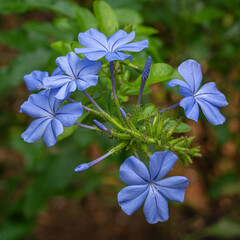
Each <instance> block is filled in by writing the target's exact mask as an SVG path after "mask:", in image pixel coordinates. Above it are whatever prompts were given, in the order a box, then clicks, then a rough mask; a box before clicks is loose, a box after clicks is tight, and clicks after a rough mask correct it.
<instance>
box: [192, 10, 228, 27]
mask: <svg viewBox="0 0 240 240" xmlns="http://www.w3.org/2000/svg"><path fill="white" fill-rule="evenodd" d="M223 16H224V11H222V10H220V9H218V8H214V7H209V6H208V7H206V8H203V9H202V10H201V11H199V12H197V13H195V14H194V15H193V21H194V22H195V23H202V22H210V21H213V20H218V19H222V18H223Z"/></svg>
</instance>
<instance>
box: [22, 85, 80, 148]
mask: <svg viewBox="0 0 240 240" xmlns="http://www.w3.org/2000/svg"><path fill="white" fill-rule="evenodd" d="M55 94H56V91H55V90H51V91H50V93H49V95H42V94H31V95H30V96H29V98H28V101H26V102H24V103H23V104H22V106H21V109H20V112H24V113H26V114H27V115H29V116H31V117H34V118H37V119H35V120H34V121H33V122H32V123H31V124H30V125H29V127H28V129H27V130H26V131H25V132H24V133H22V135H21V137H22V138H23V139H24V141H25V142H28V143H33V142H36V141H37V140H39V139H40V138H41V137H42V135H43V134H44V136H43V140H44V142H45V144H46V145H47V146H48V147H50V146H53V145H54V144H55V143H56V141H57V136H58V135H59V134H61V133H63V127H70V126H72V125H73V124H74V123H75V122H76V120H77V119H78V118H79V117H81V116H82V112H83V109H82V103H70V104H67V105H64V106H62V107H61V108H59V107H60V106H61V104H62V103H63V100H58V99H56V98H55V97H54V96H55Z"/></svg>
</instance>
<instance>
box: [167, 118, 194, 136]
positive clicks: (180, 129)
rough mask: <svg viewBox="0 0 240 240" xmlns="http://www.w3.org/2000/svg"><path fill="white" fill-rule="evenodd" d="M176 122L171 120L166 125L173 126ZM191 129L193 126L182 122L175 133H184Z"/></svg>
mask: <svg viewBox="0 0 240 240" xmlns="http://www.w3.org/2000/svg"><path fill="white" fill-rule="evenodd" d="M175 123H176V121H175V120H170V121H169V122H168V124H167V126H166V128H171V127H172V126H173V125H174V124H175ZM189 131H191V127H190V126H189V125H188V124H186V123H183V122H182V123H180V124H179V126H178V127H177V128H176V130H175V131H174V132H175V133H184V132H189Z"/></svg>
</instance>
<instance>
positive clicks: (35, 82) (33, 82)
mask: <svg viewBox="0 0 240 240" xmlns="http://www.w3.org/2000/svg"><path fill="white" fill-rule="evenodd" d="M62 74H64V72H63V71H62V70H61V69H60V68H59V67H57V68H56V69H55V70H54V71H53V73H52V75H51V76H57V75H62ZM48 76H49V74H48V72H42V71H39V70H35V71H33V72H31V73H30V74H27V75H25V76H24V78H23V80H24V82H25V84H26V86H27V89H28V90H29V91H37V90H42V89H44V90H45V91H41V92H40V93H41V94H48V93H49V89H48V88H47V87H46V86H44V84H43V79H44V78H46V77H48Z"/></svg>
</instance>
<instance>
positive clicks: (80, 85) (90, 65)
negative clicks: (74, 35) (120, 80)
mask: <svg viewBox="0 0 240 240" xmlns="http://www.w3.org/2000/svg"><path fill="white" fill-rule="evenodd" d="M56 63H57V65H58V67H59V69H60V70H61V71H62V74H60V75H56V76H51V77H45V78H44V79H43V84H44V86H45V87H47V88H52V89H56V88H58V91H57V93H56V96H55V97H56V98H58V99H60V100H62V99H65V98H67V97H68V96H69V95H70V94H71V93H72V92H74V91H75V90H76V89H78V90H79V91H84V90H85V89H87V88H88V87H90V86H95V85H96V84H97V82H98V75H96V74H97V73H98V72H99V71H100V69H101V63H100V62H95V61H89V60H88V59H87V58H83V59H80V58H79V57H78V56H77V55H76V54H75V53H73V52H70V53H68V54H67V56H63V57H58V58H57V60H56Z"/></svg>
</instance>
